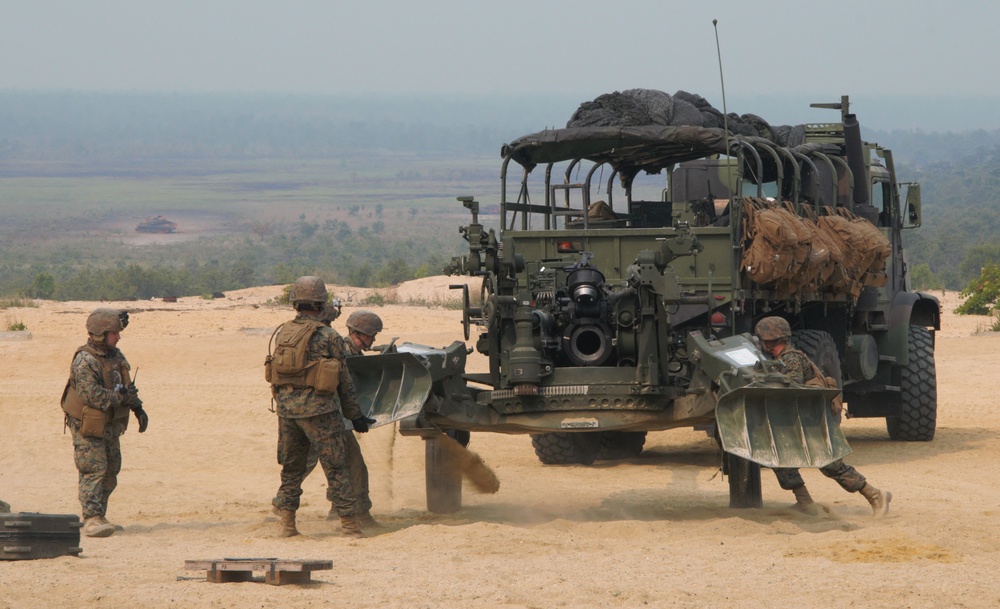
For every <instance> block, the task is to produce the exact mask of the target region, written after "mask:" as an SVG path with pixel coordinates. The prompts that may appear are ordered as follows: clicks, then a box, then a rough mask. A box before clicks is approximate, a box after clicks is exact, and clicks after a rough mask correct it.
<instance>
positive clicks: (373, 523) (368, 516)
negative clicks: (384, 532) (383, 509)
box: [358, 510, 382, 529]
mask: <svg viewBox="0 0 1000 609" xmlns="http://www.w3.org/2000/svg"><path fill="white" fill-rule="evenodd" d="M358 524H359V525H361V527H362V528H364V529H377V528H379V527H380V526H382V525H381V524H380V523H379V521H378V520H375V519H374V518H372V513H371V512H369V511H367V510H365V511H364V513H361V514H358Z"/></svg>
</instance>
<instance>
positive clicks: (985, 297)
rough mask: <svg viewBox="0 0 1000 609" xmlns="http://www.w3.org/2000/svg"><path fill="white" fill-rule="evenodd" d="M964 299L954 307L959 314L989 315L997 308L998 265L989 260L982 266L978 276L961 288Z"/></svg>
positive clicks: (999, 280) (999, 268)
mask: <svg viewBox="0 0 1000 609" xmlns="http://www.w3.org/2000/svg"><path fill="white" fill-rule="evenodd" d="M961 295H962V297H964V298H965V299H966V300H965V302H963V303H962V304H960V305H959V306H958V308H956V309H955V312H956V313H958V314H960V315H989V314H990V312H991V311H993V310H994V309H996V308H997V299H998V298H1000V265H998V264H997V263H996V262H991V263H989V264H987V265H986V266H984V267H983V268H982V270H981V271H980V273H979V277H978V278H977V279H974V280H973V281H972V282H970V283H969V285H967V286H965V289H964V290H962V294H961Z"/></svg>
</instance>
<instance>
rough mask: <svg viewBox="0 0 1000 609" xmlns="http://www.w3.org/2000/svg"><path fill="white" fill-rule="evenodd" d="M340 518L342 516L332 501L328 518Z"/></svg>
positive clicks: (327, 514)
mask: <svg viewBox="0 0 1000 609" xmlns="http://www.w3.org/2000/svg"><path fill="white" fill-rule="evenodd" d="M338 518H340V514H338V513H337V507H336V506H335V505H333V504H332V503H331V504H330V511H329V512H327V513H326V519H327V520H331V521H332V520H337V519H338Z"/></svg>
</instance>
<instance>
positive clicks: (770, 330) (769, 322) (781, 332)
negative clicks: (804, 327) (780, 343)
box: [754, 315, 792, 340]
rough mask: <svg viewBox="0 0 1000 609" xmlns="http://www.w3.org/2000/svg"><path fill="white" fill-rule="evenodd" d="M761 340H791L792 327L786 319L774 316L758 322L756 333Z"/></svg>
mask: <svg viewBox="0 0 1000 609" xmlns="http://www.w3.org/2000/svg"><path fill="white" fill-rule="evenodd" d="M754 333H755V334H756V335H757V336H759V337H760V338H761V340H782V339H786V338H791V336H792V327H791V326H789V325H788V320H786V319H785V318H784V317H778V316H776V315H772V316H770V317H765V318H764V319H762V320H760V321H758V322H757V329H756V330H755V332H754Z"/></svg>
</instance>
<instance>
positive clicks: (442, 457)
mask: <svg viewBox="0 0 1000 609" xmlns="http://www.w3.org/2000/svg"><path fill="white" fill-rule="evenodd" d="M448 433H449V435H452V432H448ZM451 441H452V440H449V439H446V438H445V437H444V434H441V435H440V436H437V437H434V438H427V439H426V440H425V442H426V444H425V445H424V476H425V478H426V482H427V511H429V512H431V513H434V514H452V513H454V512H457V511H458V510H460V509H462V470H461V468H459V466H458V462H457V461H456V459H455V457H454V451H449V450H447V448H446V447H445V446H442V444H443V443H444V442H451Z"/></svg>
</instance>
